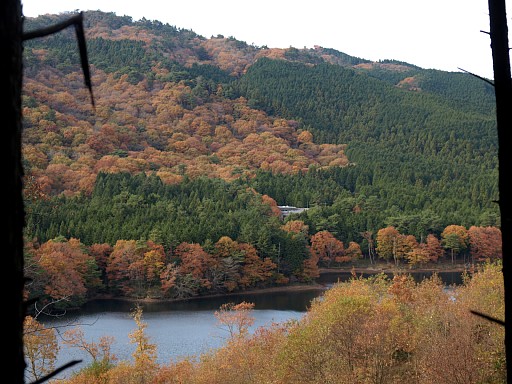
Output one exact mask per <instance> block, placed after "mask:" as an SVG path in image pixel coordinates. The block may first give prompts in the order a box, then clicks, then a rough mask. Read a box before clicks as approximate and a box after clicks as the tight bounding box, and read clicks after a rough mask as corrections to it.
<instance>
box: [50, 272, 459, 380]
mask: <svg viewBox="0 0 512 384" xmlns="http://www.w3.org/2000/svg"><path fill="white" fill-rule="evenodd" d="M350 276H351V275H350V273H336V274H333V273H329V274H324V275H322V276H321V278H320V280H319V282H320V283H321V284H323V285H324V286H325V289H327V288H328V287H329V286H331V285H332V284H333V283H336V282H337V281H345V280H347V279H348V278H350ZM430 276H431V274H429V273H427V274H416V275H415V277H416V279H417V280H421V279H423V278H425V277H430ZM364 277H366V276H364ZM440 277H441V278H442V279H443V281H444V282H445V283H446V284H447V285H451V284H460V283H461V277H460V273H444V274H440ZM323 292H324V289H318V290H309V291H296V292H278V293H258V294H244V295H236V296H229V297H216V298H203V299H194V300H190V301H183V302H172V303H164V302H159V303H143V304H142V309H143V321H144V322H145V323H146V324H147V328H146V333H147V335H148V336H149V337H150V341H151V342H153V343H154V344H156V345H157V355H158V363H160V364H167V363H169V362H170V361H176V360H178V359H180V358H183V357H187V356H189V357H190V356H192V357H197V356H199V355H200V354H202V353H205V352H208V351H209V350H211V349H215V348H219V347H221V346H223V345H224V343H225V342H226V340H227V337H228V332H227V331H226V330H225V328H222V327H220V326H219V325H218V324H217V319H216V318H215V316H214V313H215V311H216V310H218V309H219V307H220V306H221V305H222V304H224V303H227V302H235V303H240V302H242V301H246V302H252V303H254V304H255V309H254V311H253V316H254V318H255V323H254V325H253V327H252V328H251V330H250V331H251V332H254V330H255V329H257V328H258V327H264V326H268V325H270V324H272V323H273V322H278V323H280V322H285V321H288V320H293V319H297V320H298V319H300V318H302V317H303V316H304V314H305V313H306V312H307V309H308V307H309V305H310V304H311V301H312V300H313V299H315V298H316V297H319V296H320V295H322V293H323ZM133 308H134V303H130V302H125V301H119V300H99V301H93V302H90V303H88V304H87V305H85V306H84V307H83V308H82V309H80V311H79V312H77V313H70V314H68V315H67V316H65V317H64V318H60V319H46V320H43V323H44V324H45V325H47V326H53V327H57V329H58V330H60V332H64V331H65V330H67V329H70V327H71V326H76V325H79V326H80V327H81V329H82V330H83V332H84V335H85V338H86V340H87V341H88V342H99V340H100V338H101V337H102V336H113V337H114V344H113V346H112V352H113V353H114V354H115V355H116V357H117V358H118V360H120V361H121V360H125V361H132V353H133V352H134V350H135V346H134V345H133V344H131V343H130V339H129V336H128V335H129V334H130V333H131V332H133V331H134V330H135V329H136V324H135V321H134V320H133V318H132V317H131V315H130V314H131V311H132V309H133ZM59 345H60V351H59V356H58V362H57V367H58V366H60V365H63V364H65V363H67V362H69V361H70V360H74V359H78V360H82V361H83V362H82V363H80V364H78V365H76V366H75V367H73V368H71V369H68V370H66V371H65V372H63V373H62V374H61V375H60V376H58V377H59V378H65V377H68V376H69V375H70V374H71V373H72V372H75V371H77V370H79V369H81V368H83V367H85V366H86V365H87V364H88V363H89V362H90V361H91V359H90V358H89V357H88V356H87V354H86V353H84V352H82V351H80V350H79V349H76V348H70V347H67V346H66V345H65V344H64V343H63V342H62V340H60V341H59Z"/></svg>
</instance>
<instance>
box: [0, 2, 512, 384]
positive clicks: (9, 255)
mask: <svg viewBox="0 0 512 384" xmlns="http://www.w3.org/2000/svg"><path fill="white" fill-rule="evenodd" d="M488 5H489V16H490V37H491V48H492V57H493V67H494V86H495V94H496V117H497V127H498V144H499V153H498V157H499V191H500V200H499V205H500V213H501V231H502V235H503V236H502V237H503V275H504V281H505V299H506V300H508V298H509V295H511V292H512V280H511V279H510V276H511V271H510V268H511V266H510V264H511V262H512V260H511V259H510V257H511V254H512V200H511V199H512V185H510V183H509V181H508V180H507V178H508V175H510V174H511V171H512V157H511V155H512V152H511V151H510V149H509V148H508V146H509V145H511V143H512V132H511V131H510V129H512V126H511V121H512V103H511V101H512V83H511V77H510V59H509V47H508V28H507V20H506V7H505V0H489V2H488ZM22 24H23V22H22V7H21V1H20V0H2V1H1V2H0V52H1V53H2V55H1V59H0V93H1V98H0V105H1V107H0V116H1V117H2V123H3V124H2V127H3V130H2V134H3V138H2V139H3V140H1V143H2V146H3V148H4V149H3V150H2V153H4V154H5V157H4V159H5V171H4V178H6V179H7V181H6V184H7V187H6V189H5V190H6V195H5V196H4V199H3V202H4V209H3V210H2V212H3V214H4V217H5V218H6V220H7V225H8V229H7V231H2V236H3V237H4V241H3V242H2V245H3V249H4V260H3V263H2V265H3V279H2V281H3V290H2V291H3V292H4V293H6V294H5V295H4V306H3V309H4V314H5V315H4V321H5V322H4V324H5V328H4V329H5V330H6V332H5V334H6V335H7V336H6V337H5V338H4V344H3V349H4V350H5V351H6V352H7V353H6V354H5V356H4V357H3V361H4V369H3V372H2V376H3V377H9V380H10V383H12V384H18V383H19V384H23V383H24V382H25V380H24V371H25V359H24V353H23V319H24V305H23V286H24V276H23V245H24V244H23V226H24V221H25V211H24V205H23V197H22V179H23V168H22V163H21V122H22V115H21V90H22V47H23V43H22V32H23V27H22ZM511 311H512V307H511V306H510V305H509V303H507V302H506V305H505V343H506V346H509V345H512V335H511V333H510V331H509V328H510V319H512V313H511ZM506 362H507V367H510V366H512V352H511V350H510V348H506ZM507 380H508V382H509V383H510V382H512V378H510V375H507Z"/></svg>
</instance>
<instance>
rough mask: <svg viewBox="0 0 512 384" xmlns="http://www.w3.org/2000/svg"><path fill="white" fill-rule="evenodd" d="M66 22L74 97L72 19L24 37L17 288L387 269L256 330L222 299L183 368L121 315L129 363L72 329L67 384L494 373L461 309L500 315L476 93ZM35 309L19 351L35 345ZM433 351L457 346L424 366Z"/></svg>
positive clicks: (388, 68) (160, 293)
mask: <svg viewBox="0 0 512 384" xmlns="http://www.w3.org/2000/svg"><path fill="white" fill-rule="evenodd" d="M63 16H66V15H46V16H40V17H38V18H36V19H31V18H29V19H27V20H25V29H26V30H30V29H34V28H39V27H43V26H47V25H49V24H51V23H54V22H55V21H57V20H59V19H60V18H62V17H63ZM85 31H86V37H87V48H88V54H89V60H90V64H91V74H92V83H93V93H94V100H95V105H94V107H93V106H92V105H91V101H90V98H89V93H88V91H87V89H86V88H85V87H84V84H83V77H82V72H81V69H80V59H79V55H78V51H77V48H76V41H75V37H74V34H73V33H72V31H66V30H65V31H62V32H61V33H59V34H55V35H52V36H50V37H47V38H44V39H37V40H32V41H29V42H27V43H26V44H25V47H24V84H23V161H24V170H25V178H24V198H25V207H26V210H27V223H26V227H25V239H26V242H25V246H26V250H25V259H26V261H25V265H26V275H27V277H29V278H30V284H29V285H27V292H26V294H27V297H28V298H37V299H38V300H39V302H41V303H43V304H45V305H46V304H52V308H56V309H59V310H63V309H69V308H79V307H80V306H81V305H83V304H84V303H85V302H87V301H88V300H91V299H94V298H97V297H127V298H132V299H162V300H176V299H188V298H192V297H198V296H207V295H213V294H215V295H219V294H228V293H233V292H239V291H245V290H253V289H261V288H270V287H285V286H290V285H297V284H310V283H314V282H315V279H316V278H317V277H318V276H319V274H320V273H321V271H322V269H328V268H344V269H348V270H350V268H351V267H354V266H357V267H367V268H368V267H372V268H377V266H384V267H386V268H388V269H389V268H391V269H395V270H397V271H400V274H397V275H396V276H395V278H394V279H393V278H392V279H389V278H386V277H385V276H383V275H376V276H375V277H374V278H370V279H362V278H361V279H359V278H354V279H353V280H352V281H350V282H347V283H344V284H340V285H339V286H336V287H335V288H333V289H332V290H330V291H329V292H328V293H327V294H326V295H325V297H324V298H323V300H319V301H318V302H315V303H313V304H312V307H311V310H310V311H308V315H307V317H306V320H305V321H304V322H303V323H302V322H299V323H297V324H287V325H275V327H274V328H272V329H267V330H261V331H259V332H258V333H257V334H256V335H248V334H247V332H246V329H247V324H250V319H251V317H250V311H251V309H252V307H251V306H250V304H246V305H245V306H243V305H242V306H238V307H229V308H223V309H222V310H221V311H220V312H219V316H220V319H221V320H223V321H225V322H226V323H228V324H229V325H230V326H234V325H235V324H236V325H238V326H239V327H238V328H237V329H238V332H234V333H233V334H232V337H231V338H230V342H229V343H228V345H227V346H226V347H225V348H223V349H222V350H220V351H218V352H215V353H212V354H211V355H209V356H204V357H203V358H202V360H201V362H200V363H194V362H192V361H187V360H186V361H182V362H179V363H176V364H174V365H170V366H168V367H157V366H156V365H155V359H154V353H156V352H155V351H154V349H152V347H151V343H150V342H149V341H148V340H146V337H147V336H146V334H145V332H144V330H145V325H144V321H143V314H142V313H141V312H140V311H139V312H137V311H136V312H134V314H133V316H134V320H135V324H136V326H137V331H136V332H134V334H133V335H131V336H130V337H131V338H132V341H133V343H134V344H136V345H138V346H139V347H140V348H138V349H137V351H138V352H137V353H138V354H137V355H136V356H135V355H134V363H133V364H131V363H127V362H126V363H124V362H122V363H120V364H117V363H114V359H112V356H110V355H109V353H108V350H109V343H108V342H107V341H105V344H103V346H100V345H95V344H87V343H85V342H84V340H82V339H81V335H80V333H79V331H75V333H72V334H70V335H69V340H72V343H73V342H74V343H75V345H81V346H82V347H83V348H85V349H88V350H89V351H95V357H94V364H93V365H92V366H91V367H89V368H88V369H86V370H85V371H83V372H81V374H80V375H77V376H76V377H74V379H71V380H70V383H86V382H87V383H96V382H97V383H118V382H119V383H129V382H132V381H129V380H135V381H133V382H138V383H141V382H147V383H184V382H186V383H203V382H204V383H206V382H208V383H217V382H219V383H221V382H226V381H222V377H224V378H225V377H226V376H225V375H228V376H229V375H232V377H231V379H232V380H231V381H228V382H230V383H238V382H239V383H252V382H254V383H271V382H272V383H274V382H279V383H302V382H305V381H303V380H304V379H303V378H304V377H308V378H309V379H308V381H307V382H308V383H330V382H332V383H334V382H336V383H340V382H343V383H344V382H347V383H349V382H357V383H383V382H391V381H389V380H393V381H392V382H397V383H398V382H404V383H405V382H407V383H411V382H416V383H432V382H436V383H445V382H446V383H448V382H464V383H476V382H489V383H498V382H503V381H500V380H503V361H504V349H503V346H502V345H501V344H500V337H502V336H503V330H501V329H500V328H499V327H496V326H495V325H492V324H490V323H485V322H483V323H482V321H481V320H478V319H477V318H474V317H471V316H470V315H468V314H467V312H468V310H469V309H475V308H476V309H478V310H480V311H486V312H487V313H489V314H492V315H493V316H496V317H498V318H500V317H503V306H504V303H503V288H502V287H501V284H502V281H501V280H500V277H499V273H498V272H497V271H499V264H500V260H501V258H502V253H501V231H500V220H499V210H498V206H497V204H496V203H495V201H496V200H497V195H498V185H497V184H498V171H497V162H498V160H497V133H496V122H495V105H494V102H495V101H494V91H493V89H492V86H490V85H489V84H487V83H486V82H484V81H481V80H480V79H477V78H475V77H473V76H471V75H469V74H465V73H449V72H443V71H437V70H426V69H422V68H419V67H417V66H415V65H413V64H409V63H403V62H398V61H395V60H383V61H380V62H371V61H369V60H365V59H362V58H356V57H352V56H349V55H347V54H345V53H342V52H338V51H336V50H333V49H329V48H324V47H319V46H316V47H314V48H311V49H306V48H304V49H297V48H293V47H290V48H289V49H275V48H268V47H266V46H265V47H258V46H254V45H249V44H247V43H245V42H242V41H239V40H237V39H236V38H235V37H224V36H221V35H217V36H211V37H208V38H206V37H203V36H199V35H197V34H196V33H194V32H193V31H191V30H186V29H179V28H176V27H174V26H170V25H168V24H162V23H160V22H158V21H149V20H145V19H142V20H139V21H134V20H132V19H131V18H130V17H127V16H123V17H121V16H117V15H115V14H113V13H103V12H100V11H97V12H87V13H86V14H85ZM282 206H294V207H300V208H304V210H302V212H301V213H296V214H291V215H289V216H283V213H282ZM454 267H456V268H457V269H458V270H463V269H465V270H466V273H465V275H464V276H465V278H464V284H463V285H462V286H461V287H458V288H456V289H455V290H454V291H453V292H452V293H451V294H449V293H447V292H446V290H444V289H443V286H442V284H441V282H440V281H439V280H437V279H436V277H433V278H432V279H430V280H428V281H425V282H422V283H417V282H414V281H413V280H411V279H410V278H408V277H407V275H406V274H405V273H403V272H404V271H412V270H414V269H417V268H429V269H433V270H438V269H440V268H454ZM486 283H488V284H490V285H492V286H493V287H494V288H491V287H490V286H486ZM454 297H456V299H455V300H454V299H453V298H454ZM228 314H233V316H231V317H230V316H228ZM36 319H37V316H33V317H30V318H28V320H27V324H26V328H27V329H30V330H31V331H30V334H32V335H33V336H31V337H33V338H32V339H30V338H29V336H28V334H29V333H28V332H27V341H28V343H27V345H28V346H29V347H28V348H29V349H30V346H31V345H32V346H35V347H34V348H35V349H34V350H33V351H32V352H34V351H35V350H37V348H38V345H39V344H38V343H44V340H45V339H44V337H48V339H46V340H47V341H46V343H47V344H46V345H48V343H51V342H52V341H51V340H52V336H51V335H49V334H46V333H45V332H47V330H44V329H41V328H40V324H39V323H38V322H37V320H36ZM322 330H324V331H325V330H327V331H325V333H322V332H324V331H322ZM77 332H78V333H77ZM361 332H363V333H364V334H365V335H366V337H371V338H372V339H373V340H375V343H374V344H373V345H372V346H369V345H368V343H366V342H365V340H362V339H358V336H357V335H358V334H360V333H361ZM45 335H46V336H45ZM36 336H37V337H36ZM319 340H321V343H322V344H323V345H324V346H325V349H323V350H322V351H321V352H318V351H317V352H318V353H317V352H315V353H313V352H314V351H315V348H316V347H315V346H316V345H317V343H318V342H319ZM31 343H32V344H31ZM143 345H145V346H146V347H145V348H146V349H144V348H142V347H141V346H143ZM440 348H441V349H442V350H444V351H446V350H456V349H457V348H459V349H460V350H463V351H464V353H465V355H464V356H466V358H465V359H462V357H461V356H455V354H454V355H453V356H449V357H447V358H446V359H444V360H443V361H442V362H441V360H440V357H439V352H438V351H439V350H440ZM29 349H27V352H26V353H28V352H29ZM240 350H242V351H244V352H243V354H240V352H239V351H240ZM99 351H103V352H99ZM436 351H437V352H436ZM244 354H245V355H247V356H251V358H250V359H249V360H250V361H251V362H252V364H253V365H251V366H250V364H249V361H241V360H240V357H236V356H235V355H244ZM36 355H37V354H36ZM31 361H32V362H37V361H38V357H37V356H34V357H33V358H32V357H31ZM226 361H231V362H232V363H231V365H229V366H228V365H226V364H225V363H224V362H226ZM441 365H442V367H443V370H442V371H441V370H440V367H441ZM462 365H464V367H466V368H467V369H462V368H461V366H462ZM221 366H222V367H224V368H223V369H222V370H221V369H220V367H221ZM263 367H272V368H271V369H268V370H263V369H262V368H263ZM470 368H471V369H470ZM46 370H47V367H43V366H42V365H41V366H38V365H37V363H35V365H34V366H33V370H32V374H33V376H34V377H37V376H38V375H40V374H42V373H44V372H45V371H46ZM221 372H222V375H224V376H221ZM457 374H460V375H462V376H461V379H460V380H459V381H450V378H452V377H453V375H457ZM141 375H142V376H141ZM144 375H148V376H147V377H146V376H144ZM143 376H144V377H143ZM129 378H131V379H129ZM351 379H352V380H351ZM400 380H401V381H400Z"/></svg>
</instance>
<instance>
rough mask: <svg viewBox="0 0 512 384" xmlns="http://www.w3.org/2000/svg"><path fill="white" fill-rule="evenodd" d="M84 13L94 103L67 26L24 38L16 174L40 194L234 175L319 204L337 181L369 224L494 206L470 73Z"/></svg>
mask: <svg viewBox="0 0 512 384" xmlns="http://www.w3.org/2000/svg"><path fill="white" fill-rule="evenodd" d="M65 16H66V15H47V16H41V17H39V18H37V19H27V20H26V29H27V30H30V29H34V28H37V27H41V26H45V25H49V24H50V23H53V22H55V21H57V20H59V19H61V18H62V17H65ZM85 20H86V35H87V44H88V50H89V58H90V62H91V67H92V68H91V69H92V74H93V87H94V93H95V97H96V102H97V108H96V110H95V111H92V109H91V106H90V104H89V100H88V95H87V92H86V90H85V89H84V86H83V80H82V75H81V71H80V66H79V58H78V53H77V49H76V41H75V37H74V33H73V31H72V30H65V31H63V32H61V33H59V34H57V35H54V36H51V37H48V38H45V39H37V40H33V41H30V42H27V43H26V46H25V56H24V58H25V84H24V99H23V102H24V137H23V139H24V161H25V170H26V174H27V177H28V178H30V179H31V180H32V181H33V183H31V185H35V186H36V188H37V189H38V190H39V191H40V192H41V193H43V194H44V195H46V196H54V195H59V194H64V195H67V196H71V195H79V194H85V195H89V194H91V193H92V191H93V190H94V184H95V180H96V176H97V175H98V174H100V173H101V172H110V173H115V172H129V173H132V174H137V173H141V172H144V173H146V174H150V173H155V174H156V175H158V176H159V177H160V178H161V179H162V180H163V182H164V183H166V184H177V183H180V182H182V181H183V180H184V179H188V178H192V179H194V178H198V177H201V176H207V177H211V178H222V179H224V180H227V181H234V180H239V182H244V183H247V184H248V185H250V186H252V187H254V188H255V189H256V190H257V191H258V192H261V193H266V194H269V195H270V196H273V197H276V199H277V200H278V203H286V204H297V205H300V204H308V205H309V204H311V205H312V206H314V205H316V206H328V205H330V204H333V202H334V201H335V200H336V195H339V193H340V191H344V192H348V193H351V194H353V196H354V197H356V198H357V199H359V202H358V203H357V204H356V203H354V204H356V205H357V206H356V205H354V206H353V207H352V209H353V212H360V211H361V209H363V208H362V207H363V206H364V204H362V203H361V201H366V200H371V201H378V203H379V204H378V207H379V208H378V210H379V212H378V220H375V221H374V222H372V224H371V226H372V227H374V226H378V225H381V224H382V223H385V222H391V221H390V220H388V219H389V218H392V217H396V216H398V215H415V214H418V213H421V212H425V211H428V212H434V213H435V215H436V216H437V217H439V218H441V219H442V222H444V223H447V224H452V223H457V224H464V225H472V224H477V223H478V224H479V223H492V224H494V223H495V221H496V217H498V214H497V207H496V204H494V203H492V201H493V200H497V195H498V191H497V136H496V124H495V116H494V93H493V90H492V87H490V86H489V85H488V84H486V83H485V82H483V81H480V80H478V79H476V78H474V77H472V76H471V75H468V74H463V73H448V72H443V71H434V70H424V69H422V68H419V67H417V66H415V65H413V64H409V63H402V62H396V61H393V60H387V61H383V62H379V63H374V62H371V61H369V60H365V59H362V58H356V57H353V56H350V55H348V54H346V53H343V52H338V51H336V50H333V49H329V48H323V47H314V48H312V49H297V48H293V47H291V48H289V49H275V48H268V47H257V46H253V45H249V44H247V43H245V42H243V41H239V40H236V38H234V37H229V38H225V37H223V36H221V35H218V36H216V37H211V38H205V37H203V36H200V35H198V34H196V33H195V32H193V31H191V30H186V29H180V28H177V27H175V26H170V25H168V24H163V23H161V22H158V21H149V20H139V21H134V20H132V19H131V18H130V17H127V16H123V17H120V16H116V15H115V14H113V13H104V12H99V11H98V12H87V13H86V15H85ZM311 134H312V138H311ZM321 186H328V187H324V188H322V187H321ZM372 209H373V208H372ZM372 212H375V210H374V211H372ZM372 212H370V211H368V212H365V213H364V214H365V215H373V216H374V217H377V214H376V213H372ZM484 217H485V218H487V219H484ZM489 218H491V219H492V220H491V219H489ZM488 219H489V220H488ZM325 220H326V221H329V219H328V218H326V219H325ZM386 220H387V221H386ZM331 221H332V220H331ZM370 221H371V219H370V218H368V219H367V218H366V216H365V219H364V220H361V223H360V224H359V225H360V226H361V229H362V230H364V229H365V225H366V226H370V224H368V223H369V222H370ZM377 221H378V223H377Z"/></svg>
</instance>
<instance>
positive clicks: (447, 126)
mask: <svg viewBox="0 0 512 384" xmlns="http://www.w3.org/2000/svg"><path fill="white" fill-rule="evenodd" d="M376 68H377V69H374V68H373V67H371V66H366V67H365V68H360V67H359V70H354V69H352V68H345V67H340V66H333V65H328V64H320V65H316V66H309V65H305V64H301V63H290V62H285V61H282V60H281V61H280V60H269V59H260V60H258V61H257V62H256V63H255V64H254V65H253V66H251V67H250V68H249V70H248V71H247V73H246V75H245V76H243V77H242V78H241V79H240V80H238V81H237V82H236V85H235V88H236V90H237V92H238V94H239V95H242V96H244V97H246V98H247V99H248V102H249V105H252V106H257V107H259V108H262V109H263V110H265V111H267V112H268V113H269V114H276V115H279V116H285V117H287V118H294V119H297V120H299V121H301V122H302V123H303V124H304V126H305V127H306V128H307V129H308V130H309V131H311V132H312V133H313V136H314V139H315V140H318V141H320V142H338V143H346V144H347V149H346V152H347V154H348V157H349V160H350V161H351V162H352V163H355V164H356V166H355V167H351V168H350V169H347V170H346V171H345V172H349V173H354V178H355V182H354V183H353V185H347V187H349V188H350V189H351V190H353V191H354V192H355V193H364V194H366V195H377V196H379V195H381V196H382V194H383V193H384V194H385V196H386V199H387V201H388V203H389V204H390V205H389V206H392V205H396V206H397V207H399V208H400V209H406V210H407V209H408V207H417V208H418V209H425V208H427V207H428V206H432V205H435V206H436V209H440V208H441V209H445V210H450V211H458V210H463V209H464V210H473V211H474V212H480V211H481V209H482V208H483V207H485V208H487V209H491V210H492V209H494V207H493V203H492V200H494V199H495V198H496V196H497V188H496V187H497V185H496V180H497V136H496V129H495V117H494V116H495V115H494V108H493V101H494V95H493V93H492V87H490V86H489V85H488V84H486V83H485V82H483V81H481V80H478V79H475V78H473V77H472V76H470V75H466V74H459V73H456V74H449V73H445V72H444V73H440V72H438V71H425V70H420V69H417V68H412V67H411V68H410V69H407V68H406V69H405V71H404V70H399V71H396V69H395V70H392V69H391V70H390V69H386V68H383V67H382V66H376ZM385 71H388V72H389V74H387V72H385ZM411 75H412V76H414V77H415V78H416V80H415V86H414V87H412V89H409V88H408V87H404V86H403V80H404V79H407V78H409V77H411ZM399 79H402V80H399ZM490 88H491V89H490ZM477 196H478V197H477ZM443 200H444V202H443ZM450 201H451V202H450ZM456 201H457V202H456ZM445 204H446V205H445ZM463 207H464V208H463Z"/></svg>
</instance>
